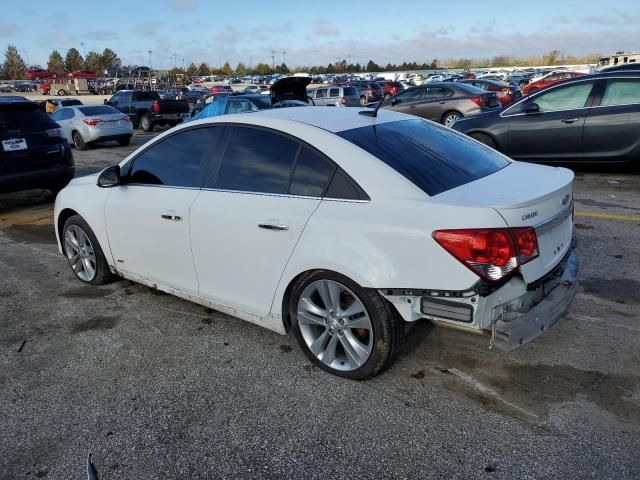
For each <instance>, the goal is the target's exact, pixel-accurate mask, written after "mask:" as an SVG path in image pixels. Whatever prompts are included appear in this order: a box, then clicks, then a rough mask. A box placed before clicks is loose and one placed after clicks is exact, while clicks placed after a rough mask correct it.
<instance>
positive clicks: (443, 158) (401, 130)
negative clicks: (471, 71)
mask: <svg viewBox="0 0 640 480" xmlns="http://www.w3.org/2000/svg"><path fill="white" fill-rule="evenodd" d="M338 135H339V136H341V137H342V138H344V139H346V140H348V141H350V142H352V143H354V144H355V145H357V146H359V147H360V148H362V149H363V150H366V151H367V152H369V153H371V154H372V155H374V156H375V157H377V158H379V159H380V160H381V161H383V162H384V163H386V164H387V165H389V166H390V167H391V168H393V169H394V170H396V171H397V172H398V173H400V174H401V175H403V176H404V177H406V178H407V179H408V180H410V181H411V182H413V183H414V184H415V185H416V186H417V187H419V188H420V189H421V190H423V191H424V192H425V193H427V194H428V195H437V194H438V193H442V192H444V191H447V190H450V189H452V188H455V187H458V186H460V185H464V184H466V183H469V182H473V181H474V180H478V179H479V178H482V177H486V176H487V175H490V174H492V173H494V172H496V171H498V170H500V169H501V168H504V167H505V166H507V165H508V164H509V162H507V161H506V160H504V159H503V158H502V157H501V156H499V155H498V154H496V153H495V152H493V151H491V150H490V149H487V148H486V147H484V146H482V145H479V144H477V143H476V142H474V141H472V140H470V139H469V138H467V137H465V136H464V135H459V134H455V133H454V132H451V131H450V130H448V129H446V128H444V127H441V126H438V125H435V124H431V123H428V122H425V121H423V120H418V119H416V120H403V121H400V122H391V123H383V124H380V125H377V126H375V127H373V126H367V127H360V128H355V129H352V130H346V131H343V132H339V133H338ZM327 196H329V195H328V193H327Z"/></svg>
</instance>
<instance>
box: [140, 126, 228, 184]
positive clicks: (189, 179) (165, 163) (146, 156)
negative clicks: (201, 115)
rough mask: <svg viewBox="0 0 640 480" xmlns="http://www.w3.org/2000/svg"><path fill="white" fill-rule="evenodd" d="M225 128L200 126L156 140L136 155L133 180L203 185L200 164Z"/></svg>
mask: <svg viewBox="0 0 640 480" xmlns="http://www.w3.org/2000/svg"><path fill="white" fill-rule="evenodd" d="M221 131H222V128H221V127H206V128H196V129H193V130H186V131H184V132H180V133H177V134H175V135H173V136H171V137H169V138H167V139H166V140H162V141H160V142H159V143H156V144H155V145H153V146H152V147H150V148H148V149H147V150H145V151H144V152H143V153H141V154H140V155H139V156H138V157H136V158H135V159H134V161H133V167H132V168H131V171H130V172H129V176H130V179H129V182H130V183H143V184H148V185H169V186H173V187H197V188H199V187H200V186H201V184H202V177H201V175H200V165H201V163H202V162H203V161H206V160H207V158H206V156H207V153H208V151H209V149H210V148H211V147H213V146H215V143H216V142H217V141H218V138H219V136H220V132H221Z"/></svg>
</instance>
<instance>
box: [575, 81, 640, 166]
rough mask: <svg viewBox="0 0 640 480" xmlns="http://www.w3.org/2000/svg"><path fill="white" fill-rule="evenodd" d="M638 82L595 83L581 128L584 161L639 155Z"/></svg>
mask: <svg viewBox="0 0 640 480" xmlns="http://www.w3.org/2000/svg"><path fill="white" fill-rule="evenodd" d="M639 125H640V78H612V79H609V80H602V81H599V82H598V95H597V98H596V100H595V102H594V104H593V106H592V107H591V108H590V109H589V114H588V116H587V118H586V121H585V125H584V159H585V160H607V159H610V160H615V161H620V160H630V159H631V158H632V156H633V155H634V153H635V154H637V152H638V151H640V127H639Z"/></svg>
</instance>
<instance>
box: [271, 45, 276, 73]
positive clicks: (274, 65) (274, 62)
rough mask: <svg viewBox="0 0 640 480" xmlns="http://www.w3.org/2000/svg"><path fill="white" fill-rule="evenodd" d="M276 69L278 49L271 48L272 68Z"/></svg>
mask: <svg viewBox="0 0 640 480" xmlns="http://www.w3.org/2000/svg"><path fill="white" fill-rule="evenodd" d="M275 69H276V51H275V50H271V70H275Z"/></svg>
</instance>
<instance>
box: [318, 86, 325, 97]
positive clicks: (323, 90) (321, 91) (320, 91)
mask: <svg viewBox="0 0 640 480" xmlns="http://www.w3.org/2000/svg"><path fill="white" fill-rule="evenodd" d="M326 97H327V90H326V89H325V88H321V89H320V90H316V98H326Z"/></svg>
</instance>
